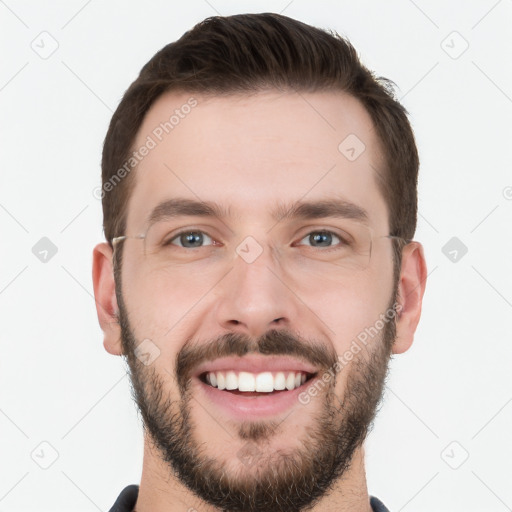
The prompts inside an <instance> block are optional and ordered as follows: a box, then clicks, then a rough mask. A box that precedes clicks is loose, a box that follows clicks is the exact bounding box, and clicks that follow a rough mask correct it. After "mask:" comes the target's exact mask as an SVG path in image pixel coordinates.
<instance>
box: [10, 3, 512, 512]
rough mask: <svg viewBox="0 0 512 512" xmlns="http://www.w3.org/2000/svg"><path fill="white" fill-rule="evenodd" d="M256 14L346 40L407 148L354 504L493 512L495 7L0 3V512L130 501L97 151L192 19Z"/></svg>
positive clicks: (500, 281)
mask: <svg viewBox="0 0 512 512" xmlns="http://www.w3.org/2000/svg"><path fill="white" fill-rule="evenodd" d="M264 11H273V12H283V14H286V15H288V16H291V17H293V18H297V19H299V20H302V21H305V22H307V23H310V24H312V25H315V26H318V27H322V28H331V29H334V30H336V31H338V32H339V33H340V34H342V35H345V36H348V37H349V39H350V40H351V41H352V43H353V44H354V45H355V47H356V48H357V49H358V51H359V52H360V54H361V57H362V59H363V61H364V62H365V63H366V65H367V66H368V67H369V68H370V69H372V70H374V71H375V72H376V74H377V75H382V76H385V77H388V78H391V79H392V80H393V81H395V82H396V84H397V85H398V87H399V89H398V90H397V95H398V97H399V98H402V101H403V103H404V105H405V106H406V108H407V109H408V110H409V111H410V114H411V121H412V123H413V127H414V129H415V133H416V136H417V142H418V146H419V150H420V155H421V170H420V174H421V177H420V186H419V193H420V201H419V212H420V216H419V224H418V230H417V234H416V239H417V240H420V241H421V242H422V243H423V244H424V246H425V251H426V256H427V263H428V270H429V273H430V275H429V278H428V283H427V291H426V295H425V299H424V308H423V316H422V319H421V322H420V325H419V328H418V331H417V335H416V338H415V343H414V345H413V347H412V348H411V350H410V351H409V352H407V353H406V354H404V355H401V356H397V357H396V358H395V359H394V361H393V363H392V376H391V378H390V380H389V383H388V389H387V392H386V397H385V402H384V405H383V407H382V409H381V411H380V413H379V416H378V418H377V421H376V424H375V428H374V430H373V432H372V434H371V435H370V437H369V440H368V442H367V470H368V487H369V491H370V493H371V494H373V495H376V496H378V497H379V498H381V499H382V500H383V501H384V502H385V504H386V505H387V506H388V507H389V508H390V510H391V512H399V511H405V512H412V511H418V512H427V511H428V512H432V511H436V512H441V511H463V510H464V511H480V512H481V511H486V512H501V511H505V510H512V486H511V485H510V482H511V480H512V443H511V442H510V440H509V439H510V432H511V431H512V430H511V427H512V378H511V376H510V375H511V372H510V368H511V363H512V342H511V341H512V340H511V329H510V319H511V318H512V268H511V262H512V241H511V239H512V230H511V225H512V200H511V199H512V188H511V187H512V171H511V149H510V148H511V145H512V128H511V119H512V71H511V63H512V41H511V37H512V36H511V32H510V30H511V26H512V2H511V1H510V0H501V1H496V0H485V1H484V0H482V1H472V2H469V1H452V2H444V1H440V0H436V1H431V2H427V1H424V0H416V1H415V2H413V1H411V0H393V1H389V2H378V1H373V2H369V1H364V2H362V1H359V2H356V1H337V2H335V1H321V2H320V1H316V2H306V1H301V0H292V1H291V2H290V1H289V0H284V1H282V2H281V1H261V2H255V1H246V2H234V1H233V2H228V1H223V0H211V1H210V0H208V1H206V0H205V1H202V0H189V1H187V2H169V1H168V2H165V1H152V2H134V1H131V2H126V1H121V0H112V1H109V2H101V1H100V0H92V1H91V0H90V1H84V0H73V1H67V2H44V3H43V2H25V1H15V0H5V1H2V2H0V23H1V26H0V45H1V55H2V60H1V67H0V108H1V133H0V140H1V149H0V151H1V155H0V167H1V172H0V176H1V183H0V225H1V246H2V251H1V254H2V259H1V265H0V314H1V357H0V511H2V512H5V511H22V510H23V511H28V510H38V511H70V510H73V511H95V510H102V511H106V510H108V509H109V508H110V506H111V505H112V503H113V501H114V500H115V498H116V496H117V494H118V493H119V492H120V491H121V489H122V488H123V487H124V486H125V485H127V484H129V483H138V482H139V478H140V471H141V461H142V437H141V427H140V420H139V418H138V416H137V413H136V411H135V406H134V405H133V403H132V402H131V398H130V388H129V382H128V378H127V377H126V375H125V368H124V364H123V361H122V360H121V359H120V358H115V357H113V356H110V355H108V354H107V353H106V352H105V351H104V349H103V346H102V333H101V331H100V329H99V326H98V324H97V319H96V312H95V307H94V300H93V298H92V281H91V261H92V259H91V253H92V248H93V246H94V245H95V244H96V243H97V242H99V241H102V230H101V220H102V217H101V205H100V202H99V201H98V200H97V199H96V198H95V197H94V196H93V190H94V189H95V188H96V187H98V186H99V185H100V157H101V147H102V142H103V138H104V136H105V133H106V129H107V126H108V123H109V121H110V118H111V115H112V112H113V110H115V108H116V107H117V104H118V102H119V101H120V99H121V96H122V94H123V92H124V91H125V89H126V88H127V87H128V85H129V84H130V83H131V82H132V81H133V80H134V79H135V78H136V76H137V74H138V72H139V70H140V68H141V67H142V66H143V64H145V63H146V61H147V60H148V59H149V58H151V57H152V55H153V54H154V53H155V52H156V51H157V50H159V49H160V48H161V47H163V46H164V45H166V44H167V43H169V42H171V41H174V40H176V39H177V38H179V37H180V36H181V35H182V34H183V33H184V32H185V31H186V30H188V29H190V28H191V27H192V26H193V25H194V24H195V23H197V22H199V21H201V20H202V19H204V18H205V17H207V16H212V15H215V14H221V15H229V14H234V13H242V12H264ZM43 31H46V32H47V33H49V34H50V35H51V36H48V35H47V34H43V35H40V34H41V32H43ZM454 31H456V32H457V33H458V34H453V32H454ZM42 38H46V39H44V40H43V39H42ZM51 38H53V39H54V40H55V41H56V42H57V43H58V48H57V49H56V51H55V52H54V53H53V54H52V55H51V56H49V57H48V58H47V59H43V58H41V57H40V56H39V54H38V53H37V52H36V51H34V49H33V47H37V46H39V48H40V49H39V51H40V52H42V51H43V50H42V49H41V48H42V47H43V46H44V48H46V50H48V49H51V45H52V44H54V45H56V44H57V43H52V39H51ZM443 41H444V42H443ZM464 41H466V42H467V43H465V42H464ZM466 44H469V47H468V48H467V50H466V51H464V53H462V54H460V55H459V53H461V52H462V50H463V49H464V47H465V45H466ZM31 45H32V47H31ZM45 56H46V55H45ZM454 57H457V58H454ZM42 237H48V238H49V239H50V240H51V241H52V242H53V243H54V244H55V246H56V247H57V253H56V254H55V255H54V256H53V257H52V258H51V259H49V261H47V262H46V263H43V262H41V261H40V260H39V259H38V258H37V257H36V256H35V255H34V254H33V252H32V248H33V247H34V245H35V244H36V243H37V242H38V241H39V240H40V239H41V238H42ZM452 237H457V238H458V239H459V240H460V242H458V243H459V245H460V243H463V244H464V245H465V246H466V247H467V249H468V252H467V254H465V255H464V256H462V257H460V254H461V253H460V251H459V253H458V260H457V261H456V262H453V261H451V260H450V259H449V258H448V257H447V256H445V254H444V253H443V251H442V248H443V247H444V246H445V244H446V243H447V242H448V241H449V240H450V239H451V238H452ZM446 252H447V251H446ZM42 442H45V443H49V445H51V447H50V446H49V445H48V444H43V445H41V444H40V443H42ZM454 442H455V443H454ZM54 450H55V452H54ZM466 452H467V453H466ZM31 454H32V455H31ZM57 454H58V458H56V457H57ZM466 456H469V457H468V458H467V460H466V461H464V458H465V457H466ZM54 458H56V460H55V462H53V464H51V465H50V467H48V469H42V468H41V467H40V465H39V464H42V465H48V464H50V463H51V462H52V461H53V459H54ZM450 466H453V467H456V466H460V467H458V469H453V468H452V467H450Z"/></svg>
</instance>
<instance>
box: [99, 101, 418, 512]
mask: <svg viewBox="0 0 512 512" xmlns="http://www.w3.org/2000/svg"><path fill="white" fill-rule="evenodd" d="M190 97H191V95H190V94H184V93H166V94H165V95H163V96H161V97H160V98H159V99H158V100H157V101H156V102H155V104H154V105H153V106H152V108H151V109H150V111H149V112H148V114H147V115H146V118H145V120H144V122H143V125H142V127H141V129H140V131H139V133H138V135H137V140H136V142H135V145H134V146H135V147H140V146H141V145H142V144H143V143H144V141H145V140H146V138H147V136H148V135H151V133H152V131H153V130H154V129H155V127H157V126H158V125H159V124H160V123H161V122H164V121H166V120H167V119H168V118H169V116H170V114H172V112H174V110H175V109H176V108H180V106H181V105H183V104H184V103H186V102H187V100H188V99H189V98H190ZM194 97H195V98H196V99H197V101H198V105H197V106H196V107H195V108H194V109H193V110H192V111H191V113H190V114H189V115H188V116H186V117H185V118H184V119H181V120H180V123H179V125H177V126H176V127H175V128H174V129H173V131H172V132H171V133H170V134H169V135H167V136H165V137H164V138H163V140H162V142H160V143H159V144H158V145H157V146H156V147H155V148H154V149H152V150H151V151H150V152H149V154H148V155H147V156H146V157H145V158H144V159H143V160H142V161H141V162H140V163H139V164H138V166H137V169H136V170H135V171H133V172H136V184H135V188H134V190H133V193H132V196H131V197H130V199H129V202H128V214H127V229H126V234H128V235H137V234H138V233H142V232H144V229H145V226H144V221H145V219H146V217H147V216H148V214H149V212H150V211H151V210H152V209H153V207H154V206H155V205H157V204H158V203H159V202H160V201H163V200H165V199H169V198H171V197H176V196H180V197H186V198H190V199H198V198H200V199H201V200H212V201H215V202H217V203H219V204H221V205H223V206H226V207H227V206H229V207H230V210H231V211H232V212H233V214H234V215H233V217H232V218H229V219H224V220H223V221H222V222H221V221H219V220H215V219H201V218H191V219H189V218H183V219H181V220H180V221H177V223H176V228H182V227H189V226H190V227H194V228H195V229H199V228H201V229H202V230H205V231H206V232H207V233H208V234H209V235H211V236H212V237H213V238H216V239H217V240H220V241H222V243H223V244H224V246H225V247H226V252H225V253H223V254H225V256H224V257H223V258H219V259H216V260H213V259H212V258H213V257H212V256H207V254H210V253H207V252H204V253H201V254H202V256H201V257H197V258H195V259H194V258H191V259H190V260H188V261H187V262H186V263H182V264H181V265H177V266H176V268H174V269H173V270H172V271H162V269H161V268H159V267H158V266H157V267H155V266H153V267H151V266H149V265H148V263H147V259H144V257H143V254H142V250H141V247H142V243H143V242H142V241H141V240H126V241H125V242H124V243H125V245H124V253H123V266H122V273H121V281H122V293H123V299H124V303H125V306H126V309H127V311H128V312H129V318H130V325H131V328H132V329H133V333H134V335H135V336H136V338H137V339H138V340H143V339H150V340H152V342H153V343H155V345H156V346H157V347H158V349H159V350H160V355H159V357H158V358H157V359H156V360H155V361H154V363H153V364H152V366H153V368H154V370H155V371H156V372H157V374H158V375H159V376H161V377H162V378H163V379H164V380H165V383H166V384H165V385H166V392H168V393H169V396H170V397H171V398H172V399H178V398H179V393H178V386H177V382H176V380H175V379H174V378H173V370H174V368H173V367H172V364H173V361H175V357H176V354H177V353H178V352H179V350H180V349H181V348H182V347H183V345H184V343H185V341H186V340H189V339H194V340H196V341H198V342H199V343H200V342H201V341H203V342H205V341H209V340H211V339H213V338H214V337H215V336H217V335H221V334H226V333H228V332H233V333H242V334H245V335H248V336H250V337H252V338H254V339H256V338H258V337H259V336H262V335H263V334H264V333H265V332H266V331H268V330H269V329H272V328H276V327H279V326H281V327H285V328H287V329H289V330H290V331H292V332H299V333H301V334H302V335H303V336H304V337H305V338H306V339H313V340H318V342H319V343H321V344H323V345H325V346H327V347H329V348H330V349H333V350H334V351H335V352H336V353H337V354H343V353H344V352H345V351H346V350H347V349H348V348H349V346H350V343H351V341H352V340H353V339H354V338H355V337H356V336H357V334H358V333H360V332H361V331H362V330H364V328H365V327H368V326H371V325H374V324H375V321H376V319H378V318H379V315H380V314H381V313H383V312H385V311H386V307H387V306H388V303H389V301H390V297H392V291H393V284H394V283H393V261H392V245H391V242H390V241H389V240H388V239H379V241H378V243H375V244H374V246H373V249H372V259H371V261H370V265H369V266H368V268H366V269H364V270H363V271H358V272H352V273H348V272H344V271H339V272H336V270H339V269H337V267H336V266H334V265H332V264H331V263H326V262H325V261H321V260H319V259H318V258H317V257H316V256H314V255H313V253H312V252H307V251H308V249H310V248H306V247H304V248H297V247H295V248H293V247H292V242H295V241H297V240H299V239H303V238H304V237H305V236H306V235H307V234H308V233H309V232H311V231H313V230H315V229H320V228H324V229H328V228H332V229H334V230H335V229H336V226H337V225H338V224H337V222H338V221H337V219H326V220H313V221H305V222H304V221H303V222H302V223H301V224H297V222H292V221H282V222H279V223H277V224H276V222H275V221H274V220H273V219H271V218H270V217H269V213H268V212H269V211H270V210H271V209H272V208H273V207H274V206H275V204H276V203H277V202H283V203H285V204H292V203H293V202H294V201H297V200H301V199H302V200H315V199H316V200H319V199H326V198H333V197H336V198H344V199H348V200H350V201H352V202H354V203H356V204H357V205H359V206H361V207H363V208H364V209H365V210H366V211H367V212H368V223H369V225H370V227H371V229H372V230H373V232H374V233H375V234H376V235H380V236H383V235H387V234H388V233H389V221H388V213H387V211H388V209H387V206H386V203H385V200H384V198H383V197H382V195H381V193H380V191H379V189H378V187H377V177H376V174H375V170H374V169H379V168H382V165H383V157H382V153H381V150H380V144H379V141H378V139H377V137H376V135H375V131H374V128H373V126H372V122H371V119H370V117H369V115H368V113H367V112H366V111H365V109H364V108H363V107H362V105H361V104H360V103H359V102H358V101H357V100H355V99H354V98H352V97H350V96H348V95H346V94H343V93H339V92H336V93H334V92H323V93H307V94H306V93H303V94H300V95H299V94H294V93H289V92H287V93H281V92H278V91H268V92H262V93H258V94H257V95H254V96H250V97H247V96H236V97H235V96H229V97H223V98H221V97H209V98H206V97H203V96H199V95H194ZM349 134H356V135H357V137H358V138H359V139H360V140H362V141H363V142H364V144H365V146H366V149H365V151H364V152H363V153H362V154H361V155H360V156H359V157H358V158H357V159H356V160H355V161H349V160H348V159H347V158H346V157H345V156H344V155H343V154H341V153H340V151H339V150H338V145H339V144H340V142H342V141H343V140H344V139H345V137H347V136H348V135H349ZM306 228H307V229H306ZM298 235H300V236H298ZM247 236H252V237H253V238H254V239H255V240H256V241H257V242H258V243H259V244H260V246H261V247H262V248H263V253H262V254H261V255H260V256H259V257H258V258H257V259H256V260H255V261H254V262H252V263H250V264H248V263H246V262H245V261H244V260H243V259H242V258H240V257H238V256H237V254H236V252H235V249H236V247H237V246H238V245H239V244H240V243H241V242H242V241H243V240H244V239H245V238H246V237H247ZM180 249H181V248H180ZM181 250H182V251H183V250H184V249H181ZM216 250H217V249H216ZM300 251H304V252H303V254H304V255H305V257H303V258H299V257H297V256H296V255H297V254H298V253H299V252H300ZM219 254H220V253H219ZM212 261H213V263H212ZM184 268H186V271H184V270H183V269H184ZM327 269H328V270H327ZM228 271H229V272H228ZM426 274H427V271H426V264H425V259H424V254H423V248H422V246H421V244H420V243H418V242H413V243H411V244H409V245H407V246H406V247H405V248H404V250H403V256H402V267H401V273H400V279H399V283H398V292H399V294H398V297H399V300H398V302H399V303H400V307H401V314H400V316H399V317H398V318H397V319H396V340H395V343H394V345H393V349H392V352H393V353H394V354H400V353H403V352H405V351H406V350H407V349H408V348H409V347H410V346H411V344H412V342H413V337H414V332H415V330H416V327H417V324H418V322H419V318H420V314H421V304H422V297H423V294H424V290H425V282H426ZM93 283H94V293H95V298H96V303H97V312H98V318H99V322H100V325H101V327H102V330H103V332H104V346H105V349H106V350H107V351H108V352H109V353H111V354H114V355H121V354H123V347H122V344H121V333H120V326H119V323H118V316H117V312H118V304H117V299H116V294H115V282H114V276H113V267H112V250H111V248H110V246H109V245H108V244H107V243H100V244H98V245H97V246H96V247H95V248H94V252H93ZM274 319H280V320H279V322H278V323H276V322H274ZM349 367H350V364H349ZM346 375H348V371H347V372H342V373H341V374H340V376H339V377H340V378H338V379H337V381H336V387H335V392H336V394H337V395H338V397H340V398H342V397H343V394H344V389H345V387H346V378H345V376H346ZM194 393H195V392H194ZM194 398H196V399H198V400H199V399H200V400H202V401H201V403H199V401H198V402H197V403H194V404H192V417H193V419H194V421H195V425H196V432H195V436H196V439H198V440H200V441H201V442H204V443H205V445H204V446H205V450H206V453H207V454H208V455H209V456H211V457H212V458H215V459H217V460H220V461H222V462H223V463H224V464H225V467H226V471H228V472H229V473H230V474H232V475H233V474H235V471H240V470H242V471H246V468H244V467H243V466H242V467H241V466H240V461H239V460H238V458H237V455H236V454H237V452H238V451H239V450H240V449H241V448H242V447H243V446H244V444H245V441H243V440H241V439H238V438H237V435H236V434H237V432H238V428H237V427H239V425H236V424H234V422H233V421H232V420H230V419H228V418H225V417H223V416H222V414H219V411H218V410H216V408H215V407H213V406H212V404H211V403H208V402H207V401H205V400H204V399H203V398H202V397H200V395H199V393H198V392H197V393H195V394H194ZM319 400H320V399H317V400H312V401H311V403H310V404H308V407H307V408H304V406H301V405H299V404H298V405H297V407H300V414H291V415H290V416H289V418H287V419H286V420H285V421H284V422H283V424H282V425H281V427H282V429H281V430H280V431H279V433H277V434H276V435H275V436H273V437H272V438H271V439H270V442H269V444H268V445H267V447H266V449H268V451H269V453H271V452H274V451H275V450H278V449H293V448H296V447H297V446H296V444H297V437H298V434H300V433H304V431H305V429H306V428H307V427H308V425H311V424H312V422H313V421H314V418H315V417H316V416H315V413H317V412H318V408H319V407H320V405H319V404H320V402H319ZM176 504H179V505H176ZM176 506H178V507H180V506H181V507H182V508H176ZM172 507H174V508H172ZM190 507H192V508H195V509H196V510H197V511H200V512H203V511H204V512H207V511H208V512H210V511H211V512H213V511H215V510H217V509H215V508H214V507H212V506H211V505H208V504H206V503H204V502H203V501H202V500H200V499H199V498H198V497H196V496H194V495H193V494H192V493H191V492H190V491H189V490H188V488H186V487H185V486H184V485H183V484H182V483H181V482H180V481H179V479H178V478H177V477H176V476H175V475H174V474H173V473H172V472H170V471H169V467H168V465H167V464H166V463H164V462H163V461H162V459H161V456H160V454H159V452H158V450H157V449H156V448H155V447H154V446H153V444H152V442H151V439H150V437H149V436H148V435H147V434H146V435H145V446H144V465H143V473H142V479H141V484H140V492H139V499H138V502H137V511H138V512H149V511H150V510H151V511H153V512H163V511H165V510H183V511H188V510H189V508H190ZM312 510H314V511H315V512H317V511H321V512H329V511H333V512H334V510H336V511H337V512H339V511H345V510H346V511H348V510H350V511H352V512H369V511H370V510H371V508H370V505H369V497H368V491H367V486H366V478H365V469H364V448H363V447H362V446H361V447H360V448H358V449H356V451H355V452H354V455H353V458H352V464H351V465H350V467H349V469H348V470H347V471H346V472H345V473H344V475H343V478H342V479H340V480H339V481H337V482H336V484H335V485H334V487H333V489H332V491H331V492H330V493H328V494H326V495H324V497H323V498H322V499H321V500H320V501H319V502H318V503H317V504H316V505H315V507H314V508H313V509H312Z"/></svg>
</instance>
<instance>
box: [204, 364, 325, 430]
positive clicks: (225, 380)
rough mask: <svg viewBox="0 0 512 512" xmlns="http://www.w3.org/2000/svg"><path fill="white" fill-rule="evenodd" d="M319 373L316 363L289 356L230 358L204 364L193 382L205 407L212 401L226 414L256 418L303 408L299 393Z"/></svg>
mask: <svg viewBox="0 0 512 512" xmlns="http://www.w3.org/2000/svg"><path fill="white" fill-rule="evenodd" d="M318 373H319V371H318V369H317V368H315V367H314V366H312V365H310V364H307V363H305V362H303V361H300V360H297V359H294V358H290V357H277V356H244V357H229V358H222V359H217V360H215V361H211V362H207V363H205V364H204V365H201V366H200V368H198V371H197V373H196V374H195V377H196V378H195V379H194V382H195V385H196V386H197V387H198V390H199V394H200V397H199V401H200V402H201V404H202V405H203V406H205V407H207V406H208V404H207V403H206V402H209V403H210V404H211V405H213V406H214V409H215V412H218V411H219V410H221V411H222V412H223V413H225V414H223V416H225V415H226V414H227V415H228V416H230V417H232V418H234V419H237V420H248V419H253V420H257V419H262V418H263V417H267V418H268V417H270V416H275V415H279V414H283V413H285V412H286V411H288V410H289V409H291V408H293V407H295V406H300V407H303V406H302V405H301V404H300V402H299V394H300V393H301V392H303V391H304V389H305V388H306V387H307V386H309V383H310V381H312V380H313V379H315V378H316V377H317V375H318ZM201 398H203V399H204V401H203V400H201Z"/></svg>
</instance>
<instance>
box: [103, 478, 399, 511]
mask: <svg viewBox="0 0 512 512" xmlns="http://www.w3.org/2000/svg"><path fill="white" fill-rule="evenodd" d="M138 494H139V486H138V485H129V486H128V487H125V488H124V490H123V491H122V492H121V494H120V495H119V497H118V498H117V501H116V502H115V503H114V506H113V507H112V508H111V509H110V512H132V510H133V507H134V506H135V503H136V502H137V495H138ZM370 505H371V506H372V510H373V512H389V510H388V509H387V508H386V507H385V506H384V504H383V503H382V502H381V501H380V500H378V499H377V498H374V497H373V496H371V497H370Z"/></svg>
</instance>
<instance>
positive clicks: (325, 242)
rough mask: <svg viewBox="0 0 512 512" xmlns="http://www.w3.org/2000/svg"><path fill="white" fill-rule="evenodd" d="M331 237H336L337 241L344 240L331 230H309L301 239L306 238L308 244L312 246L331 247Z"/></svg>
mask: <svg viewBox="0 0 512 512" xmlns="http://www.w3.org/2000/svg"><path fill="white" fill-rule="evenodd" d="M333 238H334V239H337V240H338V241H339V242H344V240H342V239H341V238H340V237H339V236H338V235H336V234H335V233H333V232H332V231H311V233H309V234H308V235H306V236H305V237H304V238H303V239H302V240H306V239H308V241H309V242H310V243H309V245H310V246H313V247H333V245H331V244H332V242H333ZM302 240H301V242H302ZM313 244H319V245H313ZM306 245H308V244H306Z"/></svg>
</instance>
